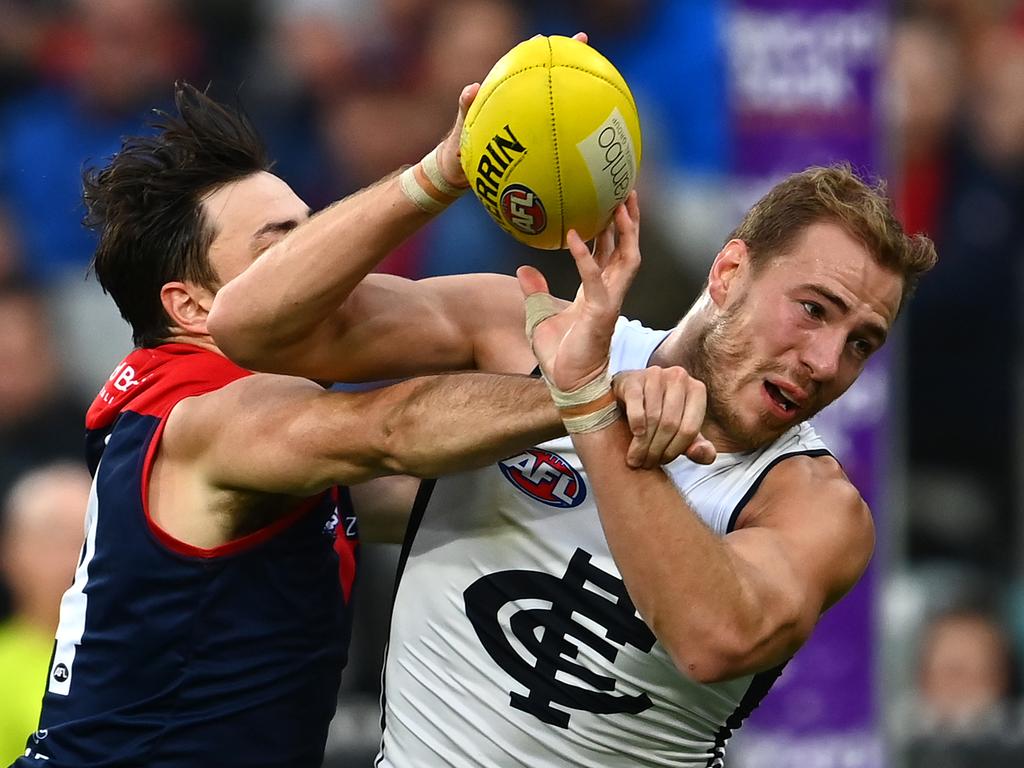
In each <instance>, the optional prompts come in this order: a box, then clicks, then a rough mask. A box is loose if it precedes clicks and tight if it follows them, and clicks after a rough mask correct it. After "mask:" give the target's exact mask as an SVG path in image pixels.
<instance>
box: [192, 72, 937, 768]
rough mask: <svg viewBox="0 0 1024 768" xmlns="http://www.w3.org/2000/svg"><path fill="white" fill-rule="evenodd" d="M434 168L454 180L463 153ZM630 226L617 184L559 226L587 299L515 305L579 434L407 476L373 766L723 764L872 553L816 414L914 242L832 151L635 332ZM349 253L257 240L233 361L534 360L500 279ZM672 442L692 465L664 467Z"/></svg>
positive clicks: (240, 284)
mask: <svg viewBox="0 0 1024 768" xmlns="http://www.w3.org/2000/svg"><path fill="white" fill-rule="evenodd" d="M467 94H468V97H471V96H472V90H470V91H468V92H467ZM439 170H440V173H441V174H442V177H443V180H444V181H445V182H447V183H448V184H450V185H451V186H452V188H457V187H459V186H461V185H464V184H465V177H464V176H463V175H462V172H461V168H460V167H459V165H458V163H457V162H442V163H441V164H440V169H439ZM638 230H639V208H638V205H637V200H636V196H635V193H634V195H633V196H631V198H630V199H629V200H628V202H627V205H624V206H620V207H619V208H618V209H617V211H616V213H615V218H614V226H613V227H612V228H610V229H609V231H607V232H606V233H605V234H603V235H602V236H601V237H599V238H598V241H597V243H596V245H595V250H594V257H593V259H591V257H590V256H589V254H588V252H587V249H586V247H585V246H584V244H583V243H581V242H580V241H579V238H578V237H576V236H575V233H572V232H570V233H569V235H568V240H569V245H570V250H571V251H572V253H573V256H574V257H575V259H576V261H577V264H578V266H579V268H580V272H581V276H582V278H583V290H582V292H581V293H580V294H579V295H578V297H577V301H576V302H575V303H574V304H573V305H572V306H571V307H570V305H569V304H568V303H567V302H558V301H557V300H554V299H550V300H548V301H547V302H546V303H547V304H548V309H547V311H550V312H557V311H558V310H560V309H565V308H567V307H569V309H568V310H566V311H565V312H563V313H562V314H560V315H558V316H557V317H552V318H551V319H549V320H547V322H541V323H540V324H539V325H538V322H539V321H540V318H541V317H543V316H544V315H545V314H546V312H545V311H544V307H543V306H542V307H541V308H539V309H538V308H537V307H534V311H532V312H531V313H530V314H531V320H530V325H531V326H535V327H536V333H537V336H536V342H537V347H536V349H537V355H538V357H539V358H540V360H541V362H542V367H543V368H544V370H545V371H546V373H547V378H548V379H549V381H550V382H551V384H552V386H553V387H557V388H558V389H559V390H560V392H559V399H557V400H556V402H559V403H561V405H562V406H563V408H564V411H563V414H564V415H565V416H567V417H570V418H572V419H575V420H574V421H572V422H571V424H572V425H573V426H572V427H571V428H572V429H581V430H584V431H582V432H580V433H579V434H574V435H573V436H572V439H570V438H562V439H559V440H555V441H551V442H547V443H544V444H541V445H538V446H536V447H534V448H532V449H530V450H528V451H524V452H521V453H518V454H516V455H513V456H509V457H507V458H506V459H504V460H501V461H499V462H497V463H496V464H494V465H491V466H490V467H486V468H484V469H480V470H477V471H473V472H467V473H462V474H459V475H454V476H449V477H445V478H441V479H439V480H437V481H436V482H431V481H426V482H425V483H424V484H423V485H422V486H421V487H420V491H419V494H418V497H417V499H416V504H415V509H414V510H413V513H412V521H411V523H410V525H409V529H408V532H407V536H406V540H405V546H404V549H403V556H402V565H401V568H402V570H401V572H400V575H399V586H398V589H397V594H396V602H395V608H394V616H393V620H392V630H391V638H390V645H389V652H388V658H387V661H386V669H385V703H384V728H385V730H384V737H383V746H382V752H381V755H380V757H379V758H378V765H382V766H394V767H395V768H406V767H407V766H422V767H423V768H428V767H429V768H434V767H435V766H465V767H466V768H469V767H470V766H472V767H473V768H476V767H478V766H588V767H589V766H596V765H601V766H638V765H640V766H694V767H696V766H715V765H721V764H722V760H723V754H724V745H725V741H726V740H727V738H728V737H729V736H730V734H731V733H732V732H733V731H734V730H735V729H736V728H737V727H738V726H739V725H740V723H741V722H742V720H743V718H744V717H745V716H746V715H747V714H749V712H750V710H751V709H752V708H753V707H754V706H756V705H757V703H758V702H759V701H760V699H761V697H762V696H763V695H764V694H765V693H766V692H767V690H768V688H769V687H770V685H771V683H772V681H773V680H774V679H775V678H776V677H777V675H778V674H779V672H780V671H781V667H782V665H784V664H785V662H786V661H787V660H788V659H789V658H790V657H791V656H792V655H793V653H794V652H796V650H797V649H798V648H799V647H800V646H801V644H802V643H803V642H804V641H805V640H806V639H807V637H808V636H809V634H810V633H811V631H812V629H813V627H814V626H815V624H816V622H817V621H818V618H819V617H820V615H821V614H822V613H823V612H824V611H825V610H826V609H827V608H828V607H829V606H831V605H832V604H834V603H835V602H836V601H837V600H839V599H840V598H841V597H842V596H843V595H844V594H845V593H846V592H847V591H848V590H849V589H850V588H851V587H852V586H853V584H854V583H855V582H856V581H857V579H858V578H859V577H860V575H861V573H862V572H863V570H864V568H865V566H866V565H867V562H868V560H869V558H870V556H871V552H872V548H873V542H874V533H873V527H872V522H871V517H870V513H869V510H868V509H867V507H866V505H865V504H864V502H863V500H862V499H861V497H860V495H859V494H858V492H857V490H856V489H855V488H854V487H853V486H852V484H851V483H850V482H849V481H848V479H847V478H846V476H845V475H844V474H843V471H842V469H841V467H840V466H839V464H838V463H837V462H836V461H835V459H834V458H833V457H832V456H831V455H830V454H829V452H828V449H827V448H826V447H825V446H824V444H823V443H822V441H821V440H820V439H819V438H818V437H817V435H816V434H815V433H814V430H813V428H812V427H811V426H810V425H809V424H808V423H807V420H808V419H809V418H810V417H811V416H813V415H814V414H815V413H817V412H818V411H819V410H820V409H821V408H823V407H825V406H826V405H828V404H829V403H831V402H832V401H833V400H835V399H836V398H837V397H839V396H840V395H841V394H842V393H843V392H844V391H846V389H847V388H848V387H849V386H850V385H851V384H852V383H853V382H854V381H855V380H856V378H857V376H858V375H859V374H860V372H861V370H862V369H863V367H864V364H865V362H866V360H867V359H868V358H869V357H870V356H871V354H872V353H873V352H875V351H876V350H877V349H878V348H879V347H880V346H881V345H882V344H883V343H884V341H885V338H886V336H887V334H888V332H889V330H890V328H891V327H892V324H893V322H894V321H895V319H896V317H897V315H898V313H899V311H900V309H901V307H902V306H903V305H904V303H905V301H906V299H907V297H908V296H909V295H910V293H911V292H912V290H913V287H914V285H915V284H916V282H917V279H918V278H919V277H920V275H921V274H923V273H924V272H926V271H928V270H929V269H930V268H931V267H932V266H933V265H934V263H935V260H936V255H935V251H934V247H933V246H932V244H931V242H930V241H928V240H927V239H926V238H924V237H921V236H917V237H908V236H907V235H905V234H904V232H903V230H902V228H901V226H900V225H899V223H898V222H897V221H896V219H895V218H894V216H893V214H892V212H891V209H890V207H889V204H888V201H887V200H886V199H885V198H884V196H883V193H882V192H881V190H880V189H879V188H877V187H872V186H869V185H867V184H865V183H864V182H863V181H862V180H861V179H859V178H858V177H857V176H856V175H855V174H853V173H852V172H851V170H850V169H849V168H848V167H845V166H837V167H831V168H813V169H808V170H807V171H804V172H803V173H799V174H794V175H792V176H790V177H788V178H787V179H784V180H783V181H782V182H780V183H779V184H778V185H776V187H774V188H773V189H772V190H771V191H770V192H769V193H768V194H767V195H766V196H765V197H764V198H762V200H761V201H759V202H758V203H757V204H756V205H755V206H754V207H753V208H752V209H751V210H750V211H749V212H748V214H747V215H746V216H745V217H744V219H743V221H742V222H741V223H740V225H739V226H738V227H737V229H736V230H735V231H734V232H733V233H732V235H731V236H730V238H729V239H728V241H727V242H726V243H725V244H724V245H723V247H722V249H721V250H720V251H719V253H718V254H717V256H716V257H715V259H714V261H713V263H712V265H711V268H710V271H709V275H708V282H707V285H706V286H705V288H704V289H703V291H702V292H701V294H700V295H699V296H698V297H697V300H696V302H695V303H694V304H693V306H692V307H691V309H690V311H689V312H687V314H686V315H685V317H684V318H683V319H682V320H681V322H680V323H679V325H678V326H677V327H676V328H674V329H673V330H671V331H652V330H649V329H646V328H643V327H642V326H640V325H639V324H637V323H635V322H629V321H626V320H624V319H621V318H620V319H618V320H617V321H615V320H614V315H615V313H616V312H617V311H618V307H619V305H620V302H621V295H622V292H623V291H624V286H625V285H627V284H628V282H629V280H630V279H631V276H632V270H634V269H635V268H636V266H637V264H638V263H639V250H638ZM367 268H368V267H367V266H366V265H365V263H363V264H346V263H344V262H339V261H338V260H335V259H331V260H327V259H316V258H313V257H311V256H310V254H309V253H308V252H307V253H305V254H299V253H296V252H294V251H290V250H289V249H287V248H280V249H274V250H271V251H268V252H267V253H266V254H265V255H264V256H263V257H262V258H261V259H259V260H258V261H257V262H256V263H254V264H253V265H252V266H251V267H249V268H248V269H247V270H246V271H245V272H244V273H243V274H242V275H241V276H239V277H238V278H236V279H235V280H234V281H233V282H232V283H230V284H229V285H227V286H225V287H224V288H223V289H222V290H221V291H220V292H219V294H218V296H217V299H216V300H215V303H214V306H213V308H212V311H211V314H210V318H209V325H210V328H211V329H212V331H213V334H214V336H215V337H216V338H217V340H218V343H219V344H220V346H221V348H222V349H224V350H225V351H226V352H227V354H229V355H231V356H233V357H235V358H236V359H238V360H239V361H241V362H242V363H243V364H245V365H247V366H251V367H256V368H264V369H270V370H275V371H282V372H288V373H293V374H299V375H304V376H314V377H319V378H326V379H336V380H348V381H351V380H360V379H376V378H388V377H395V376H407V375H414V374H419V373H426V372H431V371H440V370H448V369H467V368H475V369H479V370H484V371H502V372H517V373H525V372H528V371H530V370H532V369H534V368H535V365H536V359H535V356H534V352H533V350H532V349H531V346H530V343H529V342H528V340H527V336H526V334H525V333H524V330H523V328H524V323H525V321H526V316H527V313H526V312H525V311H524V308H523V302H522V293H521V291H520V288H519V285H517V283H516V281H515V279H513V278H511V277H504V276H498V275H465V276H457V277H447V278H434V279H428V280H422V281H409V280H404V279H401V278H397V277H392V276H386V275H369V276H366V275H365V274H364V273H365V270H366V269H367ZM360 279H361V282H360ZM520 279H521V281H522V285H523V289H524V290H525V291H526V292H527V293H539V292H543V291H544V290H545V287H544V283H543V280H542V278H541V277H540V276H539V275H538V274H537V273H536V272H533V271H531V270H528V269H527V270H525V271H524V270H521V272H520ZM537 301H538V300H536V299H532V300H531V302H532V303H534V304H535V303H537ZM541 303H542V304H543V303H544V302H541ZM645 366H653V367H655V368H658V367H663V368H664V373H663V375H661V376H650V377H648V379H646V383H645V390H644V392H643V393H640V392H637V393H635V394H634V396H635V397H637V398H641V399H646V398H647V397H648V396H649V397H651V399H652V401H654V400H657V401H660V402H661V403H662V405H661V407H662V409H663V411H664V412H671V413H672V414H674V415H675V417H676V418H675V423H677V424H681V425H682V426H681V428H679V429H671V430H668V431H665V432H664V433H662V432H661V431H660V429H659V427H658V426H657V425H655V424H654V422H651V423H646V422H645V421H644V419H643V418H640V419H633V418H630V419H629V420H628V423H627V421H624V420H623V419H621V418H620V417H619V416H618V413H617V411H616V410H615V409H614V407H612V404H611V401H610V400H609V399H608V396H607V394H606V389H605V386H604V384H603V383H602V381H603V376H604V373H603V371H604V370H605V368H606V367H607V370H608V372H609V373H610V374H615V373H617V372H619V371H623V370H628V369H634V368H643V367H645ZM655 414H656V412H652V413H651V414H650V416H652V417H653V416H654V415H655ZM645 433H648V434H647V435H646V436H647V438H648V440H649V444H650V450H649V451H648V450H647V449H645V448H643V447H641V446H639V445H638V444H637V443H636V442H635V438H636V436H637V435H642V434H645ZM650 433H653V434H650ZM631 438H634V440H633V441H632V442H631ZM667 447H678V448H679V450H680V451H681V452H685V454H686V455H685V456H684V457H681V458H679V459H678V460H676V461H674V462H672V463H671V464H669V465H667V466H666V467H665V468H664V470H662V469H660V468H658V466H657V457H658V456H659V455H660V453H661V452H662V451H663V450H665V449H666V448H667ZM388 498H389V499H395V498H396V496H395V495H391V496H389V497H388ZM402 511H403V512H407V511H408V510H402Z"/></svg>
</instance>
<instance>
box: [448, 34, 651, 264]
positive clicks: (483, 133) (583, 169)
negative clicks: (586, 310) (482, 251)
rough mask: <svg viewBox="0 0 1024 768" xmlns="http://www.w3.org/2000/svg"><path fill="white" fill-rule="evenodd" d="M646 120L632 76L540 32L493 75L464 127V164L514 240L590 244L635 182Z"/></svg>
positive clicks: (572, 44)
mask: <svg viewBox="0 0 1024 768" xmlns="http://www.w3.org/2000/svg"><path fill="white" fill-rule="evenodd" d="M640 145H641V140H640V119H639V117H638V115H637V111H636V104H635V103H634V102H633V96H632V94H631V93H630V92H629V87H628V86H627V85H626V81H625V80H623V79H622V75H620V74H619V73H618V71H617V70H616V69H615V67H613V66H612V65H611V63H610V62H609V61H608V60H607V59H606V58H604V57H603V56H602V55H601V54H599V53H598V52H597V51H596V50H594V49H593V48H591V47H590V46H588V45H586V44H585V43H581V42H579V41H577V40H573V39H571V38H568V37H560V36H552V37H535V38H533V39H532V40H527V41H526V42H524V43H520V44H519V45H517V46H516V47H515V48H513V49H512V50H511V51H509V52H508V53H507V54H505V55H504V56H503V57H502V58H501V59H500V60H499V61H498V63H497V64H495V65H494V68H493V69H491V71H490V73H488V75H487V77H486V79H485V80H484V81H483V83H482V84H481V87H480V92H479V93H478V94H477V97H476V99H475V100H474V101H473V104H472V105H471V106H470V108H469V113H468V114H467V115H466V120H465V123H464V125H463V129H462V136H461V149H462V167H463V169H464V170H465V172H466V177H467V178H468V179H469V184H470V187H471V188H472V189H473V191H474V192H475V193H476V196H477V198H478V199H479V200H480V202H481V203H483V206H484V208H486V209H487V212H488V213H490V215H491V217H492V218H493V219H494V220H495V221H496V222H498V224H499V225H500V226H501V227H502V229H504V230H505V231H506V232H508V233H509V234H510V235H512V236H513V237H514V238H515V239H516V240H518V241H519V242H521V243H525V244H526V245H529V246H532V247H534V248H545V249H555V248H564V247H565V234H566V232H567V231H568V230H570V229H575V230H576V231H577V232H578V233H579V235H580V237H582V238H583V239H584V240H589V239H590V238H592V237H594V235H596V234H597V233H598V232H600V231H601V230H602V229H603V228H604V226H605V225H606V224H607V223H608V220H609V218H610V217H611V215H612V213H613V212H614V210H615V207H616V206H617V205H618V204H619V203H621V202H622V201H623V200H625V198H626V195H628V194H629V191H630V190H631V189H633V185H634V184H635V183H636V177H637V172H638V170H639V168H640V151H641V146H640Z"/></svg>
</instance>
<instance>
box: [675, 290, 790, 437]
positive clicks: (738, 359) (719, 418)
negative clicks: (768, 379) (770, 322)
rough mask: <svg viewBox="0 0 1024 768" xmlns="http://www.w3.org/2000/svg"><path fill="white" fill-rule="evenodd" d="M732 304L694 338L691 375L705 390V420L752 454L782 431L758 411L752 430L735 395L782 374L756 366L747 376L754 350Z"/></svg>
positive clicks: (765, 366)
mask: <svg viewBox="0 0 1024 768" xmlns="http://www.w3.org/2000/svg"><path fill="white" fill-rule="evenodd" d="M740 308H741V305H735V306H733V307H732V308H730V309H729V310H728V311H727V312H725V313H724V314H722V315H720V316H718V317H716V318H714V319H713V320H711V321H710V322H709V323H708V324H707V325H706V326H705V327H704V328H703V329H702V331H701V332H700V334H699V336H698V337H697V340H696V344H695V345H694V346H695V349H694V353H693V357H692V359H691V361H690V368H691V370H690V373H691V374H692V375H693V376H695V377H696V378H698V379H700V380H701V381H703V382H704V386H705V387H706V388H707V416H706V420H707V421H709V422H711V423H712V424H713V425H714V426H715V427H717V428H718V429H719V430H720V431H721V432H722V434H723V436H724V437H725V438H727V439H728V440H729V441H730V443H731V444H732V448H733V450H735V451H738V452H745V451H752V450H755V449H757V448H760V447H762V446H764V445H767V444H768V443H770V442H772V441H773V440H775V439H776V438H777V437H778V436H779V435H780V434H782V433H783V432H784V431H785V429H788V427H786V428H784V429H778V428H774V429H773V428H771V427H769V426H768V425H767V423H766V422H767V419H768V413H767V410H766V409H760V410H759V411H758V413H757V415H756V418H755V422H754V423H755V425H756V426H754V427H753V428H751V426H750V425H749V423H748V422H747V420H744V419H743V417H742V414H741V413H740V409H739V407H738V405H737V403H736V397H737V395H738V393H739V392H740V391H741V390H742V389H743V388H745V387H746V385H747V384H749V383H750V382H751V381H758V380H760V379H761V378H763V376H764V375H766V374H768V373H771V372H776V373H781V372H782V370H781V368H779V367H775V366H771V365H768V364H764V365H759V366H757V367H756V368H755V369H754V371H753V372H751V373H747V372H746V371H747V369H748V366H749V365H750V362H751V360H752V359H753V357H752V350H753V343H752V342H751V341H750V340H749V334H748V333H747V329H746V324H745V322H744V321H743V318H742V317H741V315H740V313H739V310H740Z"/></svg>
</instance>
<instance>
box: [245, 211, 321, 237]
mask: <svg viewBox="0 0 1024 768" xmlns="http://www.w3.org/2000/svg"><path fill="white" fill-rule="evenodd" d="M309 214H310V211H309V209H307V210H306V216H307V217H308V216H309ZM299 223H300V222H299V220H298V219H284V220H282V221H268V222H267V223H266V224H264V225H263V226H262V227H260V228H259V229H257V230H256V232H255V233H254V234H253V236H252V239H253V240H259V239H260V238H261V237H263V236H264V235H269V234H271V233H278V232H281V233H287V232H291V231H292V230H293V229H295V228H296V227H297V226H299Z"/></svg>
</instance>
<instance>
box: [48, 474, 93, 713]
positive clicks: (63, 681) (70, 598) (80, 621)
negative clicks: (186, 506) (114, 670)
mask: <svg viewBox="0 0 1024 768" xmlns="http://www.w3.org/2000/svg"><path fill="white" fill-rule="evenodd" d="M99 474H100V473H99V470H98V469H97V471H96V477H99ZM98 510H99V503H98V501H97V499H96V480H95V479H93V481H92V490H91V491H90V492H89V508H88V510H87V511H86V514H85V544H84V545H83V546H84V548H85V550H84V552H83V553H82V558H81V560H80V561H79V563H78V570H76V571H75V581H74V583H72V585H71V586H70V587H68V591H67V592H65V593H64V597H62V598H61V601H60V622H59V623H58V624H57V647H56V650H55V651H54V652H53V665H52V666H51V667H50V678H49V683H48V686H47V689H48V690H49V691H50V693H55V694H57V695H58V696H67V695H68V694H69V693H70V692H71V672H72V669H73V668H74V665H75V651H76V650H77V649H78V646H79V645H81V644H82V635H83V634H85V611H86V607H87V603H88V600H89V596H88V595H87V594H86V593H85V586H86V584H88V582H89V564H90V563H91V562H92V558H93V555H94V554H96V518H97V512H98Z"/></svg>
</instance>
